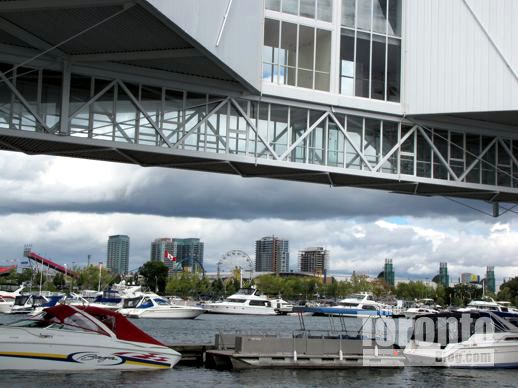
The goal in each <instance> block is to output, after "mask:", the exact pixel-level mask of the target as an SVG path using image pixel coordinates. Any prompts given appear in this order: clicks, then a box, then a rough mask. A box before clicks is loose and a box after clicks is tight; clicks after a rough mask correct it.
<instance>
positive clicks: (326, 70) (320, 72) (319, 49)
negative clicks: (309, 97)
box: [315, 29, 331, 90]
mask: <svg viewBox="0 0 518 388" xmlns="http://www.w3.org/2000/svg"><path fill="white" fill-rule="evenodd" d="M330 71H331V31H327V30H321V29H317V30H316V53H315V89H318V90H329V82H330V77H329V74H330Z"/></svg>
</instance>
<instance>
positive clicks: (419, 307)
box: [404, 299, 440, 318]
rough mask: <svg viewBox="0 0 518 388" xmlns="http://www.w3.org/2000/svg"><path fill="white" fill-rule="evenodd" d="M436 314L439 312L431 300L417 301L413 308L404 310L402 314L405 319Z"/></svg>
mask: <svg viewBox="0 0 518 388" xmlns="http://www.w3.org/2000/svg"><path fill="white" fill-rule="evenodd" d="M439 308H440V306H439ZM438 312H439V310H438V309H437V306H436V305H435V302H434V300H433V299H419V300H418V301H417V302H416V304H415V306H414V307H410V308H408V309H406V310H405V313H404V314H405V317H407V318H415V317H417V316H421V315H426V314H437V313H438Z"/></svg>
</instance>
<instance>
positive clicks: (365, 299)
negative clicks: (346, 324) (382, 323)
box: [306, 292, 394, 318]
mask: <svg viewBox="0 0 518 388" xmlns="http://www.w3.org/2000/svg"><path fill="white" fill-rule="evenodd" d="M306 311H308V312H313V314H314V315H330V316H341V317H353V318H378V317H386V316H392V315H393V314H394V311H393V309H392V308H391V307H390V306H386V305H384V304H382V303H378V302H376V301H375V300H374V296H373V295H372V294H371V293H369V292H360V293H357V294H352V295H349V296H347V297H346V298H345V299H342V300H340V301H339V302H338V304H337V305H336V306H332V307H308V308H306Z"/></svg>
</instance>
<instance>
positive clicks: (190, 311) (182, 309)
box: [118, 294, 205, 319]
mask: <svg viewBox="0 0 518 388" xmlns="http://www.w3.org/2000/svg"><path fill="white" fill-rule="evenodd" d="M118 312H119V313H120V314H122V315H125V316H128V317H130V318H161V319H194V318H196V317H197V316H198V315H200V314H203V313H204V312H205V310H204V309H202V308H200V307H196V306H181V305H177V304H173V303H169V302H168V301H167V300H165V299H164V298H162V297H160V296H158V295H156V294H149V295H144V296H140V297H136V298H132V299H125V300H124V303H123V307H122V309H120V310H118Z"/></svg>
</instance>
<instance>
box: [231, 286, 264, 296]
mask: <svg viewBox="0 0 518 388" xmlns="http://www.w3.org/2000/svg"><path fill="white" fill-rule="evenodd" d="M254 292H255V294H256V295H257V296H259V295H260V294H259V292H258V291H257V290H256V289H255V288H240V289H239V291H238V292H237V293H236V294H239V295H253V294H254Z"/></svg>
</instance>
